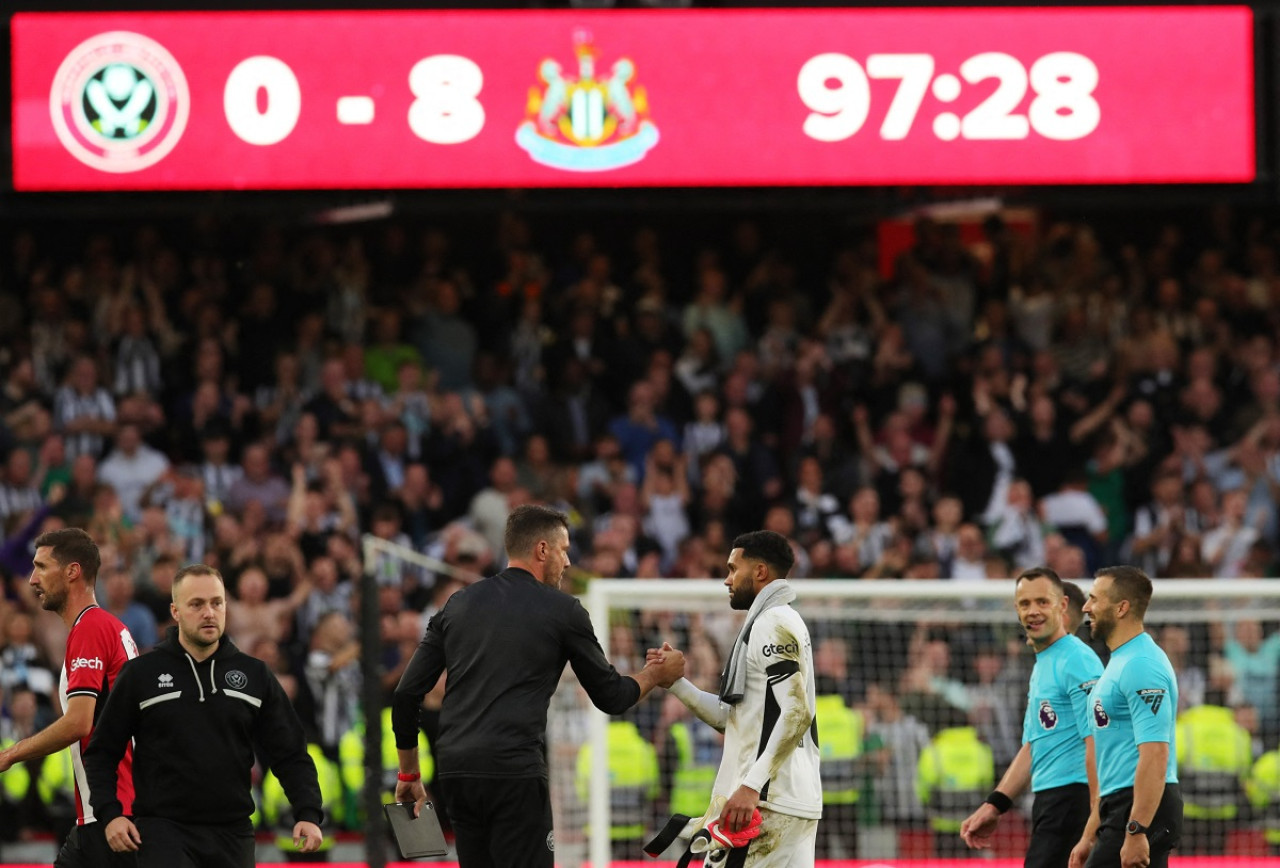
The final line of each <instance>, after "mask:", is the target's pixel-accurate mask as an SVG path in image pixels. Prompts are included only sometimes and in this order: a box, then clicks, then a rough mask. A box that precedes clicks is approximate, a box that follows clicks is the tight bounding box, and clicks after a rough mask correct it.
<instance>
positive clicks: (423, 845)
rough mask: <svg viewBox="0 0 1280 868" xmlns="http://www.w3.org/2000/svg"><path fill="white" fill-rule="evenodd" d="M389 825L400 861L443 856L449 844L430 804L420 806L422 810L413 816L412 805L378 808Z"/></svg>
mask: <svg viewBox="0 0 1280 868" xmlns="http://www.w3.org/2000/svg"><path fill="white" fill-rule="evenodd" d="M382 810H383V813H385V814H386V815H387V822H388V823H389V824H390V825H391V834H392V837H394V838H395V839H396V846H397V847H399V848H400V858H402V859H422V858H424V857H426V856H447V855H449V845H448V844H446V843H445V840H444V832H442V831H441V830H440V818H439V817H437V816H436V809H435V806H434V805H432V804H431V803H430V802H423V803H422V811H421V812H420V813H419V814H418V816H417V817H416V818H415V817H414V816H413V802H396V803H394V804H390V805H383V806H382Z"/></svg>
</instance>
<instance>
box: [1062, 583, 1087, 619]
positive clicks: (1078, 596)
mask: <svg viewBox="0 0 1280 868" xmlns="http://www.w3.org/2000/svg"><path fill="white" fill-rule="evenodd" d="M1062 591H1063V593H1064V594H1066V595H1067V608H1068V609H1069V610H1070V611H1072V612H1080V611H1083V610H1084V602H1085V596H1084V590H1083V589H1081V587H1080V586H1079V585H1077V584H1076V583H1075V582H1063V583H1062Z"/></svg>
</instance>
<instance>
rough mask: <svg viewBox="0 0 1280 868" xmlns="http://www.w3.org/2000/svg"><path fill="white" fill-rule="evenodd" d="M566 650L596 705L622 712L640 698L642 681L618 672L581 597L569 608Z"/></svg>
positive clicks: (603, 709) (579, 679)
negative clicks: (601, 644)
mask: <svg viewBox="0 0 1280 868" xmlns="http://www.w3.org/2000/svg"><path fill="white" fill-rule="evenodd" d="M565 650H566V652H567V653H568V657H569V665H570V666H572V667H573V673H574V674H575V675H577V676H578V682H579V683H580V684H581V685H582V687H583V689H585V690H586V691H587V696H589V697H591V702H592V704H593V705H595V707H596V708H598V709H600V710H601V711H603V712H605V713H606V714H622V712H624V711H626V710H627V709H628V708H630V707H631V706H633V705H635V704H636V703H637V702H639V701H640V682H638V681H636V680H635V679H634V678H631V677H628V676H626V675H619V674H618V670H617V669H614V668H613V666H612V665H611V664H610V663H609V661H608V659H606V658H605V656H604V652H603V651H601V650H600V642H599V640H597V639H596V631H595V630H593V629H592V627H591V617H590V616H589V615H588V614H587V610H586V609H584V608H582V603H581V602H579V601H578V600H574V601H573V607H572V608H571V609H570V610H569V623H568V626H567V629H566V631H565Z"/></svg>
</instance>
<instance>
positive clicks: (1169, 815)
mask: <svg viewBox="0 0 1280 868" xmlns="http://www.w3.org/2000/svg"><path fill="white" fill-rule="evenodd" d="M1132 808H1133V788H1132V787H1126V788H1125V789H1123V790H1118V791H1116V792H1114V793H1112V794H1110V795H1108V796H1103V797H1102V805H1101V808H1100V811H1099V814H1100V817H1101V821H1102V824H1101V825H1100V826H1099V827H1098V839H1097V841H1096V842H1095V843H1094V845H1093V852H1092V853H1090V854H1089V861H1088V862H1086V863H1085V868H1120V848H1121V847H1123V846H1124V839H1125V837H1126V832H1125V826H1127V825H1128V824H1129V811H1130V810H1131V809H1132ZM1149 828H1150V831H1149V832H1148V833H1147V843H1148V844H1150V846H1151V864H1150V866H1149V868H1168V865H1169V851H1170V850H1172V849H1173V848H1175V847H1177V846H1178V844H1180V843H1181V842H1182V790H1181V789H1180V788H1179V787H1178V785H1177V784H1165V785H1164V796H1163V797H1161V799H1160V806H1159V807H1158V808H1156V815H1155V817H1153V818H1152V819H1151V825H1150V827H1149Z"/></svg>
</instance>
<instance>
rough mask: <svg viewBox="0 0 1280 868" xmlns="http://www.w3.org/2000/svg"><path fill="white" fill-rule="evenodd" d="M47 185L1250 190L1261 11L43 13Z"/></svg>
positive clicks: (41, 165)
mask: <svg viewBox="0 0 1280 868" xmlns="http://www.w3.org/2000/svg"><path fill="white" fill-rule="evenodd" d="M12 34H13V50H12V56H13V155H14V167H13V177H14V186H15V188H16V189H18V190H23V191H58V190H82V191H93V190H190V189H286V188H429V187H512V186H516V187H520V186H525V187H580V186H609V187H619V186H621V187H638V186H760V185H872V184H1129V183H1212V182H1248V181H1252V180H1253V179H1254V177H1255V172H1256V160H1255V153H1254V150H1255V139H1256V136H1255V113H1254V57H1253V46H1254V38H1253V18H1252V13H1251V12H1250V10H1249V9H1248V8H1246V7H1242V6H1214V7H1192V6H1179V7H1165V8H1162V7H1132V8H1130V7H1124V8H1120V7H1115V8H1111V7H1104V8H1097V7H1084V8H1074V9H1067V8H986V9H980V8H979V9H975V8H966V9H893V10H886V9H879V10H877V9H846V10H833V9H821V10H819V9H788V10H783V9H776V10H720V11H708V10H670V11H646V12H641V11H592V12H585V11H486V12H447V11H381V12H372V11H361V12H289V13H285V12H185V13H182V12H179V13H151V12H145V13H144V12H138V13H84V14H80V13H21V14H18V15H15V16H14V18H13V22H12Z"/></svg>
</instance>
